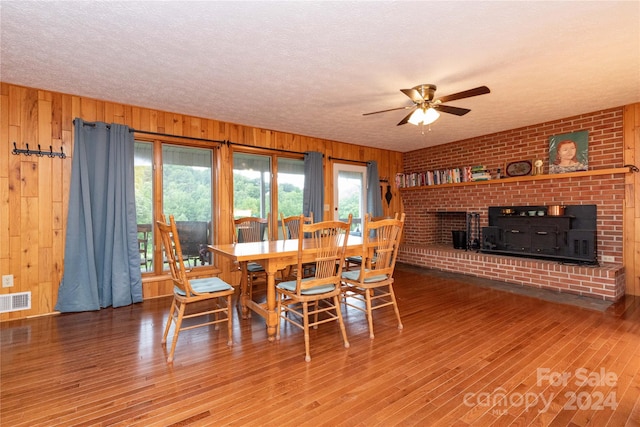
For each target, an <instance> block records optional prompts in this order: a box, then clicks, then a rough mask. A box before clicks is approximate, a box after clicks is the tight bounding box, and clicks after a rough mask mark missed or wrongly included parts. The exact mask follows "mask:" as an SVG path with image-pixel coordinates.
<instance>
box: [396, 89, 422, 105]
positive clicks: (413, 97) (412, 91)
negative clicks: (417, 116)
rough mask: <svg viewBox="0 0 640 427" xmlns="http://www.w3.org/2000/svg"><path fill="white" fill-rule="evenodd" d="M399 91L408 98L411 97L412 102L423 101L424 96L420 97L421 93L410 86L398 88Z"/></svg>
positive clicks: (418, 102) (419, 102)
mask: <svg viewBox="0 0 640 427" xmlns="http://www.w3.org/2000/svg"><path fill="white" fill-rule="evenodd" d="M400 92H402V93H404V94H405V95H407V96H408V97H409V98H411V100H412V101H413V102H415V103H416V104H421V103H423V102H424V98H423V97H422V95H421V94H420V92H418V91H417V90H416V89H415V88H411V89H400Z"/></svg>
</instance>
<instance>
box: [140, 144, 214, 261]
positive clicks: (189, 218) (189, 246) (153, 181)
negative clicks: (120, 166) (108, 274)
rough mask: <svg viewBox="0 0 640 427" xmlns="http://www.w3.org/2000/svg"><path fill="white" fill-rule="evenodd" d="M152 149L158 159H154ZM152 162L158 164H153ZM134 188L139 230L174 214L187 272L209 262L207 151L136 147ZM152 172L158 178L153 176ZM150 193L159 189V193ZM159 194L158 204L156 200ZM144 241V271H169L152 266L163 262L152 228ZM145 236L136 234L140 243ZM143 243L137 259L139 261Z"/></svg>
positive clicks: (209, 167)
mask: <svg viewBox="0 0 640 427" xmlns="http://www.w3.org/2000/svg"><path fill="white" fill-rule="evenodd" d="M154 150H157V151H159V155H157V156H154V155H153V154H154ZM153 159H157V160H156V161H157V162H159V164H158V165H155V164H154V162H153ZM134 164H135V175H136V177H135V181H136V183H135V187H136V214H137V218H138V229H139V230H143V229H145V228H147V227H148V226H149V225H151V224H153V222H154V221H155V220H157V219H160V214H161V213H164V214H165V215H166V216H167V219H168V217H169V215H173V216H174V218H175V220H176V224H177V226H178V234H179V235H180V246H181V248H182V255H183V257H184V259H185V262H187V263H188V264H189V265H190V266H191V267H195V266H198V265H205V264H210V263H211V261H210V260H211V257H210V255H209V252H208V250H207V245H208V244H211V243H212V242H213V239H212V236H213V221H212V211H213V188H214V186H213V185H212V176H213V175H212V170H213V168H212V164H213V152H212V150H211V149H208V148H194V147H186V146H181V145H174V144H168V143H162V142H161V141H154V142H141V141H136V144H135V162H134ZM155 170H159V171H162V175H161V176H159V175H158V174H154V173H153V172H154V171H155ZM154 188H161V191H160V192H157V191H154ZM154 194H158V196H157V197H158V199H154V196H153V195H154ZM148 228H150V230H151V233H150V236H149V237H148V238H147V240H148V243H147V245H146V249H147V251H148V254H147V260H148V261H146V262H145V263H144V264H143V261H141V268H142V271H143V272H152V271H153V272H156V273H161V272H162V270H163V269H166V268H168V267H166V266H164V263H158V262H155V261H156V260H158V259H162V258H163V257H162V248H161V245H158V246H155V245H154V244H153V241H154V239H153V232H152V231H153V227H148ZM142 236H143V234H141V233H139V235H138V237H139V240H140V238H141V237H142ZM142 256H143V255H142V244H141V260H142Z"/></svg>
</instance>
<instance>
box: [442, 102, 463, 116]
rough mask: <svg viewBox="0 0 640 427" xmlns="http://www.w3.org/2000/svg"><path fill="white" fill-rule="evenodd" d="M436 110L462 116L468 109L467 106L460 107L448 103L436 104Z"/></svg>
mask: <svg viewBox="0 0 640 427" xmlns="http://www.w3.org/2000/svg"><path fill="white" fill-rule="evenodd" d="M434 108H435V109H436V110H438V111H442V112H443V113H449V114H455V115H456V116H464V115H465V114H467V113H468V112H469V111H471V110H469V109H468V108H460V107H452V106H450V105H442V104H440V105H437V106H435V107H434Z"/></svg>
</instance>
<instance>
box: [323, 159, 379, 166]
mask: <svg viewBox="0 0 640 427" xmlns="http://www.w3.org/2000/svg"><path fill="white" fill-rule="evenodd" d="M329 160H340V161H342V162H352V163H362V164H363V165H367V164H369V162H368V161H363V160H351V159H341V158H340V157H329Z"/></svg>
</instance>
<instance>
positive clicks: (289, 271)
mask: <svg viewBox="0 0 640 427" xmlns="http://www.w3.org/2000/svg"><path fill="white" fill-rule="evenodd" d="M301 219H302V222H301ZM280 223H281V225H282V234H283V236H284V239H285V240H288V239H297V238H298V237H300V224H313V212H310V213H309V216H304V215H302V216H300V215H293V216H287V217H285V216H284V214H283V213H282V212H280ZM314 265H315V264H314V263H312V262H308V263H305V264H304V265H303V269H304V270H303V274H304V275H305V276H309V275H311V274H312V273H313V268H314ZM293 269H294V266H289V267H287V268H285V269H284V270H283V272H282V275H283V277H284V278H285V279H288V278H291V277H295V273H294V271H293Z"/></svg>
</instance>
